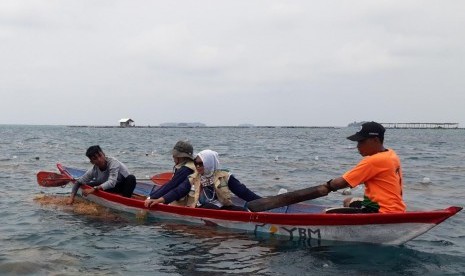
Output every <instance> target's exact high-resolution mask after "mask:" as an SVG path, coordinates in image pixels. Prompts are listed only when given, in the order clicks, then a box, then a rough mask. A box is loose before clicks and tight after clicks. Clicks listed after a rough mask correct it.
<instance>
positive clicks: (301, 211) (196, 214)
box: [58, 164, 462, 245]
mask: <svg viewBox="0 0 465 276" xmlns="http://www.w3.org/2000/svg"><path fill="white" fill-rule="evenodd" d="M58 168H59V169H60V171H61V172H62V173H63V172H64V173H66V174H67V175H69V176H72V177H79V176H80V175H82V174H83V173H84V171H82V170H79V169H73V168H65V167H63V166H61V165H59V164H58ZM83 186H84V187H85V186H86V185H83ZM153 188H154V185H153V184H148V183H137V186H136V189H135V192H136V193H138V194H139V195H138V196H137V197H136V198H126V197H122V196H120V195H117V194H112V193H107V192H105V191H101V190H99V191H97V192H96V193H94V194H90V195H88V196H87V197H84V198H85V199H87V200H89V201H92V202H94V203H97V204H99V205H102V206H105V207H108V208H111V209H114V210H118V211H122V212H127V213H131V214H135V215H136V217H138V218H144V219H145V218H147V219H162V220H177V221H183V222H189V223H196V224H203V225H206V226H217V227H223V228H229V229H236V230H241V231H246V232H249V233H253V234H255V235H260V236H269V237H277V238H280V239H284V240H289V241H297V242H300V243H306V244H308V245H321V243H322V241H337V242H363V243H375V244H386V245H401V244H404V243H405V242H407V241H409V240H412V239H414V238H416V237H418V236H419V235H421V234H423V233H425V232H427V231H428V230H430V229H431V228H433V227H435V226H436V225H438V224H440V223H441V222H443V221H444V220H446V219H448V218H449V217H451V216H453V215H454V214H456V213H457V212H459V211H460V210H462V208H461V207H455V206H452V207H449V208H446V209H442V210H435V211H415V212H406V213H394V214H381V213H375V214H373V213H370V214H336V213H331V214H329V213H324V210H325V209H326V207H325V206H318V205H311V204H305V203H299V204H293V205H290V206H287V207H282V208H278V209H274V210H270V211H266V212H255V213H254V212H246V211H226V210H211V209H202V208H189V207H181V206H173V205H166V204H157V205H155V206H153V207H151V208H147V207H145V206H144V200H143V199H141V198H144V196H146V195H147V194H149V193H150V191H151V190H153ZM235 200H238V201H237V202H236V204H243V203H244V202H243V201H242V202H241V201H240V200H239V199H235Z"/></svg>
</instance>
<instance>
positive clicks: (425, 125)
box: [381, 123, 459, 129]
mask: <svg viewBox="0 0 465 276" xmlns="http://www.w3.org/2000/svg"><path fill="white" fill-rule="evenodd" d="M381 124H382V125H383V126H384V127H385V128H417V129H458V128H459V124H458V123H381Z"/></svg>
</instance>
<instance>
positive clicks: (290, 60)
mask: <svg viewBox="0 0 465 276" xmlns="http://www.w3.org/2000/svg"><path fill="white" fill-rule="evenodd" d="M464 10H465V1H463V0H457V1H427V0H421V1H416V0H412V1H405V0H401V1H397V0H390V1H377V0H366V1H359V0H353V1H342V0H341V1H334V0H324V1H309V0H304V1H292V0H289V1H274V0H264V1H256V0H244V1H243V0H230V1H228V0H212V1H205V0H196V1H179V0H170V1H166V0H163V1H157V0H150V1H148V0H147V1H145V0H131V1H129V0H126V1H123V0H75V1H73V0H70V1H61V0H50V1H27V0H25V1H22V0H2V1H0V93H1V100H0V124H31V125H105V126H108V125H110V126H111V125H118V124H119V120H120V119H121V118H131V119H133V120H134V121H135V124H136V125H138V126H145V125H151V126H156V125H159V124H162V123H167V122H178V123H179V122H201V123H204V124H206V125H208V126H235V125H239V124H254V125H257V126H346V125H347V124H349V123H351V122H354V121H371V120H374V121H378V122H385V123H388V122H393V123H394V122H397V123H409V122H430V123H444V122H448V123H459V127H465V93H464V88H465V16H463V14H464Z"/></svg>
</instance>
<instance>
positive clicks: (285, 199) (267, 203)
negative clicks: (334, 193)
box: [247, 185, 329, 212]
mask: <svg viewBox="0 0 465 276" xmlns="http://www.w3.org/2000/svg"><path fill="white" fill-rule="evenodd" d="M328 192H329V190H328V187H327V186H326V185H318V186H314V187H310V188H305V189H301V190H296V191H293V192H288V193H284V194H279V195H275V196H269V197H264V198H259V199H255V200H252V201H249V202H248V203H247V208H248V209H249V210H250V211H252V212H262V211H266V210H271V209H275V208H279V207H283V206H287V205H290V204H294V203H297V202H302V201H306V200H310V199H315V198H319V197H322V196H325V195H327V194H328Z"/></svg>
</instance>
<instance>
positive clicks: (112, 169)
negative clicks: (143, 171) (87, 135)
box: [68, 145, 136, 204]
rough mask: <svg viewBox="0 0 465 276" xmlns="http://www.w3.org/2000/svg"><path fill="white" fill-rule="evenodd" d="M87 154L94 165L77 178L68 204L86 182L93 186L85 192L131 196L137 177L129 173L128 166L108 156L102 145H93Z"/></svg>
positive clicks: (86, 193) (71, 202)
mask: <svg viewBox="0 0 465 276" xmlns="http://www.w3.org/2000/svg"><path fill="white" fill-rule="evenodd" d="M86 156H87V157H88V158H89V160H90V162H91V163H92V164H93V165H94V166H93V167H92V168H90V169H89V170H88V171H87V172H86V173H85V174H84V175H83V176H81V177H79V178H78V179H76V182H75V184H74V186H73V189H72V191H71V196H70V199H69V200H68V204H73V202H74V198H75V196H76V193H77V191H78V189H79V187H80V186H81V184H83V183H85V184H87V185H91V186H93V188H89V189H84V190H83V192H82V193H83V194H84V195H88V194H92V193H94V192H95V191H97V190H104V191H106V192H111V193H118V194H121V195H123V196H124V197H131V196H132V192H133V191H134V188H135V187H136V177H135V176H134V175H131V174H129V171H128V168H127V167H126V166H125V165H124V164H123V163H121V162H120V161H118V160H117V159H115V158H113V157H107V156H105V154H104V153H103V151H102V149H101V148H100V146H98V145H96V146H91V147H89V148H88V149H87V152H86Z"/></svg>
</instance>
